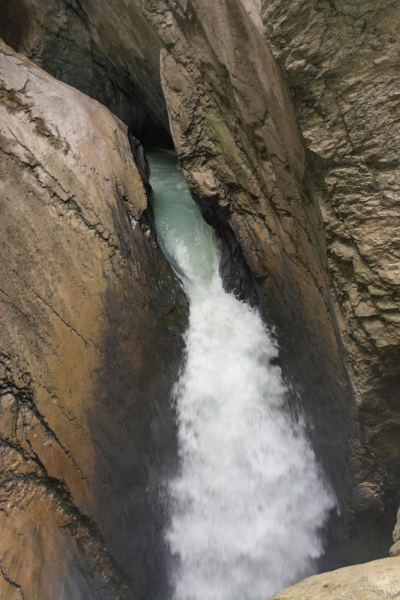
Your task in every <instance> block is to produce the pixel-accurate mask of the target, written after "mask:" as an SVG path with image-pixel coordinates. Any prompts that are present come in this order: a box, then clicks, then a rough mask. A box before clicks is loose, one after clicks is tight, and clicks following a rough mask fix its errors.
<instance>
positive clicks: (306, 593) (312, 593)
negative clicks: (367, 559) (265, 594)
mask: <svg viewBox="0 0 400 600" xmlns="http://www.w3.org/2000/svg"><path fill="white" fill-rule="evenodd" d="M399 590H400V558H386V559H384V560H376V561H374V562H371V563H368V564H366V565H356V566H354V567H346V568H344V569H339V570H338V571H332V572H331V573H323V574H322V575H316V576H314V577H309V578H308V579H305V580H304V581H301V582H300V583H297V584H296V585H293V586H292V587H290V588H286V589H285V590H282V591H281V592H279V593H278V594H276V595H275V596H272V598H271V600H311V599H312V600H322V599H323V600H359V599H360V598H362V600H379V599H380V598H382V597H384V598H388V599H390V600H395V599H397V598H398V597H399Z"/></svg>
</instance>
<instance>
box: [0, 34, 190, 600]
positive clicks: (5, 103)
mask: <svg viewBox="0 0 400 600" xmlns="http://www.w3.org/2000/svg"><path fill="white" fill-rule="evenodd" d="M0 153H1V162H0V171H1V174H0V181H1V183H0V213H1V219H0V229H1V232H0V240H1V241H0V253H1V260H0V282H1V283H0V303H1V311H0V343H1V354H0V365H1V367H0V377H1V379H0V393H1V397H0V398H1V399H0V465H1V468H0V529H1V532H2V533H1V540H0V573H1V574H2V577H1V575H0V590H1V591H0V596H1V597H4V598H7V600H11V599H14V598H16V599H19V598H24V599H25V600H33V599H34V598H40V599H41V600H54V599H55V598H64V600H80V599H82V600H83V599H85V600H89V599H93V600H102V599H107V600H108V599H110V600H111V599H116V598H136V597H137V596H139V595H146V594H148V595H150V596H151V597H154V598H156V597H157V596H158V595H159V594H162V593H165V585H166V583H165V573H164V562H163V561H164V559H163V542H162V534H161V528H162V519H163V507H162V506H161V505H160V503H159V488H158V486H159V484H160V477H161V472H162V473H163V474H164V475H165V474H166V473H168V469H171V468H173V465H174V457H175V456H176V448H175V435H174V419H173V415H172V412H171V409H170V404H169V393H170V387H171V385H172V383H173V382H174V380H175V378H176V374H177V372H178V367H179V364H180V362H181V350H182V340H181V331H182V327H184V323H185V315H186V312H185V310H186V308H185V307H186V304H185V299H184V297H183V293H182V292H181V289H180V286H179V284H178V283H177V280H176V277H175V276H174V274H173V273H172V272H171V269H170V268H169V266H168V264H167V263H166V261H165V260H164V258H163V256H162V254H161V252H160V251H159V249H158V248H157V246H156V244H155V241H154V239H153V237H152V235H151V232H150V230H149V228H148V226H147V224H146V220H145V218H144V217H143V211H144V210H145V209H146V206H147V198H146V194H145V190H144V187H143V184H142V180H141V177H140V175H139V172H138V169H137V168H136V165H135V163H134V160H133V157H132V152H131V148H130V144H129V140H128V136H127V128H126V126H125V125H123V124H122V122H121V121H119V120H118V119H117V118H116V117H114V116H113V115H112V114H111V113H110V112H109V111H108V110H107V109H106V108H105V107H103V106H101V105H100V104H99V103H97V102H95V101H94V100H91V99H90V98H88V97H87V96H85V95H83V94H82V93H80V92H78V91H77V90H75V89H73V88H71V87H69V86H67V85H65V84H63V83H60V82H58V81H56V80H55V79H53V78H52V77H51V76H50V75H48V74H47V73H45V72H44V71H42V70H41V69H40V68H38V67H37V66H35V65H33V64H32V63H31V62H30V61H29V60H27V59H26V58H24V57H23V56H21V55H18V54H15V53H14V52H13V51H12V50H11V49H10V48H9V47H7V46H5V45H4V44H2V45H1V46H0ZM155 572H157V574H158V577H157V579H155V578H154V573H155Z"/></svg>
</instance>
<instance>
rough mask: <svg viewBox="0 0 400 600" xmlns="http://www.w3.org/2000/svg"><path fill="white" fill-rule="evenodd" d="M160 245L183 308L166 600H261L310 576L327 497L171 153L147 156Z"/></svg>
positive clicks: (277, 377)
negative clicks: (186, 308)
mask: <svg viewBox="0 0 400 600" xmlns="http://www.w3.org/2000/svg"><path fill="white" fill-rule="evenodd" d="M147 156H148V159H149V162H150V168H151V179H150V181H151V185H152V187H153V190H154V200H153V209H154V217H155V225H156V230H157V236H158V240H159V243H160V245H161V247H162V250H163V252H164V254H165V256H166V257H167V259H168V260H169V262H170V263H171V265H172V266H173V268H174V269H175V271H176V272H177V274H178V275H179V276H180V278H181V279H182V281H183V284H184V286H185V289H186V292H187V295H188V297H189V301H190V317H189V327H188V330H187V332H186V336H185V340H186V361H185V365H184V366H183V369H182V372H181V375H180V378H179V381H178V382H177V384H176V388H175V398H174V399H175V402H176V411H177V420H178V423H177V425H178V441H179V460H180V470H179V473H178V474H177V475H176V477H175V478H174V479H172V480H171V481H169V482H167V486H166V487H167V496H168V503H169V506H170V522H169V524H168V526H167V530H166V538H167V542H168V544H169V547H170V550H171V553H172V555H174V556H175V557H176V559H177V560H176V565H175V567H174V569H173V573H172V574H171V579H172V587H173V590H174V600H266V599H267V598H268V596H270V595H271V594H273V593H275V592H277V591H278V590H280V589H282V588H283V587H285V586H287V585H289V584H291V583H293V582H295V581H297V580H299V579H300V578H301V577H303V576H306V575H308V574H310V573H311V572H313V569H314V568H315V561H316V559H317V558H318V557H319V556H320V554H321V552H322V544H321V538H320V530H321V528H322V527H323V524H324V522H325V520H326V518H327V515H328V513H329V510H330V509H332V507H333V506H334V499H333V496H332V494H331V492H330V491H329V489H328V487H327V486H326V485H325V483H324V479H323V476H322V474H321V472H320V470H319V467H318V466H317V463H316V459H315V456H314V453H313V450H312V448H311V446H310V444H309V442H308V441H307V439H306V437H305V434H304V431H303V428H302V426H301V424H300V423H298V422H293V421H292V420H291V418H290V416H289V414H288V413H287V411H286V410H285V402H284V401H285V395H286V393H287V389H286V387H285V384H284V382H283V381H282V376H281V371H280V369H279V367H277V366H276V365H273V364H271V360H272V359H275V358H276V357H277V352H278V351H277V347H276V344H275V343H274V341H273V339H272V338H271V336H270V335H269V333H268V331H267V330H266V328H265V327H264V325H263V323H262V320H261V317H260V315H259V314H258V312H257V311H256V310H254V309H252V308H250V307H249V306H248V305H247V304H245V303H243V302H241V301H239V300H237V299H236V298H235V297H234V296H233V295H232V294H227V293H226V292H225V291H224V289H223V286H222V280H221V277H220V275H219V258H220V252H219V245H218V240H217V239H216V236H215V233H214V231H213V229H212V228H211V227H210V226H208V225H207V224H206V223H205V221H204V220H203V218H202V216H201V214H200V211H199V209H198V207H197V205H196V204H195V202H194V201H193V199H192V198H191V195H190V192H189V189H188V186H187V183H186V181H185V178H184V175H183V173H182V171H181V170H180V168H179V165H178V162H177V159H176V156H174V155H172V154H171V153H168V152H164V151H160V150H152V151H150V152H148V154H147Z"/></svg>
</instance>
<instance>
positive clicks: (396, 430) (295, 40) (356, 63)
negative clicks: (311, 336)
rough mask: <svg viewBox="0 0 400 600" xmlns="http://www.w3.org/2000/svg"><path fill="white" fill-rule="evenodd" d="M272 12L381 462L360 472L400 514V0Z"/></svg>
mask: <svg viewBox="0 0 400 600" xmlns="http://www.w3.org/2000/svg"><path fill="white" fill-rule="evenodd" d="M262 15H263V23H264V33H265V35H266V38H267V39H268V41H269V44H270V47H271V49H272V51H273V54H274V56H275V57H276V59H277V61H278V63H279V64H280V65H281V67H282V69H283V70H284V72H285V74H286V79H287V82H288V86H289V87H290V90H291V97H292V99H293V103H294V106H295V109H296V114H297V117H298V122H299V125H300V128H301V130H302V133H303V135H304V138H305V142H306V144H307V146H308V148H309V149H310V150H311V151H312V153H313V160H314V161H315V164H316V168H317V169H318V172H319V174H320V187H321V194H320V196H319V202H320V205H321V211H322V215H323V220H324V230H325V237H326V241H327V253H328V265H329V273H330V277H331V290H332V297H333V298H335V302H336V314H337V315H338V321H339V323H340V329H341V339H342V341H343V344H344V348H345V353H346V356H347V360H348V365H349V371H350V374H351V379H352V384H353V389H354V393H355V398H356V401H357V410H358V415H359V418H360V421H361V423H362V425H363V428H364V436H365V437H364V439H365V445H366V447H367V449H368V452H369V453H370V455H371V457H372V459H373V461H374V466H373V467H372V468H369V469H366V468H365V467H363V468H362V470H361V473H358V475H357V478H356V481H357V482H358V483H359V484H361V480H362V478H366V479H367V480H368V481H369V482H370V483H371V486H370V489H373V490H374V494H375V495H376V496H379V497H380V499H381V500H382V503H383V505H385V507H386V509H385V510H387V511H388V512H389V513H390V515H391V516H390V519H391V520H392V521H394V520H395V517H394V506H396V504H398V501H399V489H400V454H399V453H400V446H399V439H400V405H399V390H400V370H399V358H400V328H399V326H400V312H399V309H400V295H399V294H400V287H399V286H400V270H399V269H400V262H399V258H400V253H399V249H400V245H399V244H400V237H399V227H398V224H399V221H398V216H399V208H400V204H399V203H400V200H399V191H400V170H399V157H398V139H399V135H400V131H399V119H398V115H399V100H400V95H399V89H398V73H399V51H400V45H399V40H398V35H397V32H398V23H399V19H400V6H399V4H398V2H380V1H378V2H376V1H369V0H367V1H366V2H347V1H341V0H335V1H332V2H318V3H315V4H314V5H312V4H311V3H310V2H304V1H295V2H291V3H290V6H288V5H287V3H285V2H282V1H279V0H270V1H263V3H262ZM356 489H357V488H356ZM354 500H355V502H354V508H357V497H356V496H355V498H354ZM383 505H382V506H381V510H383ZM376 509H378V505H377V506H376ZM392 515H393V516H392ZM358 534H361V531H359V532H358Z"/></svg>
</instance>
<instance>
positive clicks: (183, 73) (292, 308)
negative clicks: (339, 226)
mask: <svg viewBox="0 0 400 600" xmlns="http://www.w3.org/2000/svg"><path fill="white" fill-rule="evenodd" d="M83 6H84V8H85V10H86V11H87V13H88V15H89V17H90V23H91V28H92V32H93V36H94V37H95V38H96V39H97V40H98V43H99V45H100V46H101V47H102V49H103V50H104V52H105V53H106V54H108V55H109V56H111V55H113V44H112V39H111V37H110V36H103V35H102V20H103V18H105V13H104V12H103V8H104V10H105V11H106V13H107V15H108V16H107V20H108V22H113V23H119V27H120V28H119V31H120V33H119V39H121V40H129V41H128V42H127V47H126V48H125V49H122V48H119V60H123V61H124V62H125V63H126V64H127V63H128V62H129V60H130V57H131V55H132V53H133V54H134V53H135V52H136V51H137V50H136V49H135V47H134V44H133V43H132V41H131V40H132V39H135V37H134V35H133V34H131V32H132V29H133V30H135V31H136V29H135V20H134V18H133V16H132V15H131V14H130V12H129V13H128V12H127V11H126V10H125V9H124V6H123V3H122V2H119V0H116V1H115V2H113V3H112V5H111V4H107V8H105V7H103V3H102V2H101V0H84V2H83ZM131 6H132V7H135V9H133V8H130V10H132V11H133V10H135V11H139V10H140V11H141V14H142V17H144V18H145V19H146V20H147V22H148V24H149V25H151V26H152V28H153V31H154V32H156V33H157V35H158V37H159V39H160V41H161V44H162V46H163V49H162V51H161V65H160V70H161V82H162V87H163V91H164V95H165V100H166V104H167V108H168V113H169V121H170V127H171V132H172V135H173V139H174V142H175V145H176V148H177V150H178V152H179V155H180V160H181V164H182V166H183V168H184V170H185V174H186V176H187V179H188V182H189V184H190V186H191V189H192V191H193V193H194V195H195V196H196V198H197V200H198V202H199V203H200V204H201V206H202V208H203V211H204V214H205V216H206V218H207V219H208V220H209V221H210V222H212V223H213V225H214V226H215V227H216V228H217V230H218V231H219V232H220V233H221V232H222V233H223V232H226V231H228V232H230V234H231V237H232V238H233V239H234V240H236V243H237V244H238V245H239V247H240V249H241V251H242V252H243V255H244V257H245V259H246V262H247V264H248V265H249V267H250V269H251V271H252V273H253V276H254V279H255V283H256V286H257V290H258V296H259V299H260V305H261V310H262V311H263V314H264V316H265V319H266V321H267V323H268V324H270V325H274V326H275V328H276V333H277V337H278V340H279V343H280V347H281V354H280V357H281V365H282V368H283V369H284V372H285V376H286V378H287V380H288V382H289V384H290V385H291V406H292V408H293V411H294V412H295V411H296V410H297V409H299V407H300V410H301V411H302V412H305V413H306V414H307V420H308V422H309V423H312V427H310V430H309V435H310V437H311V439H312V441H313V443H314V446H315V448H316V452H317V454H318V457H319V459H320V460H321V463H322V465H323V467H324V470H325V472H326V473H327V476H328V478H329V480H330V482H331V485H332V486H333V487H334V489H335V491H336V493H337V496H338V503H339V505H340V506H341V508H342V509H344V506H345V505H346V502H347V497H348V496H347V495H348V490H347V485H348V477H349V473H348V465H349V458H348V453H349V446H348V440H349V439H350V440H351V443H352V444H353V446H354V448H353V452H355V446H357V445H358V433H357V422H356V421H355V420H354V418H353V414H354V413H353V397H352V387H351V384H350V382H349V379H348V376H347V370H346V365H345V357H344V355H343V352H342V348H341V345H342V342H341V339H340V336H339V330H338V326H337V322H336V316H335V312H334V309H333V305H332V299H331V296H330V289H329V281H328V276H327V256H326V248H325V237H324V231H323V223H322V217H321V213H320V205H319V201H318V197H317V195H318V194H317V190H316V188H315V186H314V184H313V180H314V174H313V171H312V165H310V164H309V162H308V160H307V153H306V149H305V147H304V145H303V141H302V137H301V133H300V131H299V129H298V126H297V123H296V116H295V113H294V110H293V107H292V104H291V100H290V96H289V94H288V92H287V89H286V87H285V82H284V80H283V78H282V76H281V74H280V71H279V68H278V66H277V64H276V62H275V60H274V58H273V56H272V54H271V52H270V50H269V48H268V45H267V43H266V42H265V39H264V37H263V32H262V22H261V17H260V14H259V12H257V10H256V9H257V6H256V5H254V6H253V5H252V3H247V4H246V5H245V4H243V3H242V2H241V1H240V0H229V1H228V0H218V1H216V2H215V1H213V2H205V1H204V0H202V1H200V0H199V1H196V0H193V1H191V2H177V1H176V2H166V1H164V0H157V1H150V0H149V1H146V2H141V3H139V2H136V3H132V4H131ZM122 15H123V16H124V18H122ZM257 15H258V17H257ZM121 53H122V55H123V59H121ZM352 464H354V463H352ZM344 513H345V511H344V510H343V511H342V514H344ZM334 521H335V517H333V521H332V524H331V526H330V531H329V535H330V536H331V539H330V548H331V549H332V552H333V553H335V549H336V544H335V541H336V542H337V545H340V539H341V536H342V534H343V531H342V530H341V527H342V524H341V523H340V522H339V520H337V519H336V521H335V522H334ZM386 549H387V543H386V546H385V551H386ZM329 560H332V561H336V560H337V557H336V558H332V557H331V558H329Z"/></svg>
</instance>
